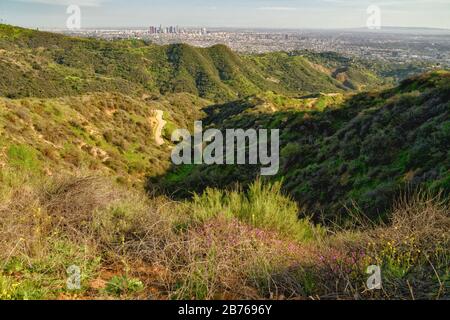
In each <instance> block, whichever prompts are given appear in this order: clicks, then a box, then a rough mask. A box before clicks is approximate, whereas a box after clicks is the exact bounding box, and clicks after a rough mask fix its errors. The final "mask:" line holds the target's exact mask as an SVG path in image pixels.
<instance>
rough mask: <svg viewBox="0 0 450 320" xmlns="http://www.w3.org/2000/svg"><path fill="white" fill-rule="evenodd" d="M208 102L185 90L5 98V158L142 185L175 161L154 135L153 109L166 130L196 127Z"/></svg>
mask: <svg viewBox="0 0 450 320" xmlns="http://www.w3.org/2000/svg"><path fill="white" fill-rule="evenodd" d="M207 104H208V102H207V101H205V100H202V99H201V98H198V97H195V96H192V95H189V94H185V93H183V94H171V95H167V96H165V97H164V98H159V99H157V100H152V99H134V98H130V97H127V96H124V95H122V94H118V93H91V94H85V95H82V96H74V97H62V98H52V99H43V98H23V99H17V100H11V99H6V98H0V149H1V150H3V152H2V153H1V154H0V163H1V164H3V166H5V165H12V166H13V167H14V168H15V169H16V170H31V171H32V172H34V173H35V174H45V175H55V174H58V175H59V174H62V173H66V174H70V173H72V172H74V171H80V170H82V171H85V172H97V174H101V175H105V176H112V177H115V178H116V179H117V180H118V181H121V182H127V183H135V182H138V181H140V185H142V183H143V182H144V180H145V178H146V177H147V176H155V175H158V174H163V173H164V172H165V170H167V169H168V168H169V164H170V163H169V161H170V158H169V149H168V148H167V147H166V146H164V145H163V146H158V145H157V144H156V142H155V139H154V132H153V126H154V123H152V121H153V119H152V118H153V117H154V110H161V111H163V112H164V118H165V121H167V123H168V124H167V125H166V131H167V130H170V127H187V128H189V127H190V126H192V123H193V122H194V121H195V119H197V118H199V117H201V116H202V114H203V113H202V111H201V107H203V106H206V105H207ZM163 134H164V135H165V136H166V137H167V138H169V139H170V132H164V133H163Z"/></svg>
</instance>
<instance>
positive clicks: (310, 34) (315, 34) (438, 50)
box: [53, 25, 450, 67]
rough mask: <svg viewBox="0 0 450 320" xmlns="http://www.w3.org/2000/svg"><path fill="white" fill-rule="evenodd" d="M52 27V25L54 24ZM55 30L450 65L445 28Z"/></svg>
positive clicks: (449, 37) (103, 36)
mask: <svg viewBox="0 0 450 320" xmlns="http://www.w3.org/2000/svg"><path fill="white" fill-rule="evenodd" d="M53 31H57V30H53ZM59 31H60V32H63V33H66V34H71V35H76V36H83V37H93V38H101V39H106V40H114V39H139V40H145V41H150V42H152V43H155V44H160V45H165V44H172V43H187V44H190V45H193V46H197V47H209V46H213V45H216V44H225V45H227V46H229V47H230V48H231V49H233V50H234V51H237V52H243V53H264V52H271V51H287V52H291V51H296V50H311V51H315V52H329V51H333V52H338V53H341V54H344V55H346V56H350V57H351V56H354V57H359V58H365V59H376V60H381V61H383V60H384V61H390V62H395V63H410V62H427V63H432V64H435V65H437V66H448V67H450V33H448V34H436V35H434V34H413V33H406V34H405V33H399V32H396V31H395V30H394V31H393V32H389V33H388V32H371V31H368V30H290V31H288V30H286V31H279V30H272V31H270V30H237V29H235V30H230V29H210V30H207V29H206V28H202V27H198V28H188V27H179V26H163V25H159V26H150V27H148V28H140V29H85V30H77V31H67V30H59Z"/></svg>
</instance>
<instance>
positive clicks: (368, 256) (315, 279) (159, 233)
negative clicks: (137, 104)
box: [0, 176, 450, 299]
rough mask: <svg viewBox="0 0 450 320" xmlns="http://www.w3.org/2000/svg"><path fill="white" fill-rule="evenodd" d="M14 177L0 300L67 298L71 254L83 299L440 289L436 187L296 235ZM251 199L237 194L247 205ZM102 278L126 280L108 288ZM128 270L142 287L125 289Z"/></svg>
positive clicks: (84, 180)
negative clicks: (375, 221) (366, 222)
mask: <svg viewBox="0 0 450 320" xmlns="http://www.w3.org/2000/svg"><path fill="white" fill-rule="evenodd" d="M20 182H21V183H12V184H10V186H11V187H10V188H9V189H5V190H7V192H6V191H5V190H4V191H5V192H3V193H2V199H4V200H3V201H2V204H1V206H0V215H1V219H0V231H1V232H0V243H1V250H0V259H1V266H2V269H0V278H2V279H0V280H1V281H0V282H1V283H3V285H2V286H3V287H4V288H3V287H2V288H0V289H2V290H4V291H5V292H6V294H5V295H3V298H17V299H21V298H24V297H27V298H33V297H36V298H42V297H46V298H57V297H60V296H61V295H63V296H64V297H67V296H69V297H70V292H68V291H67V289H65V279H66V277H67V274H66V272H65V271H66V268H67V267H68V266H69V265H72V264H76V265H79V266H81V267H82V269H83V272H84V273H83V274H84V278H83V289H82V290H81V291H80V293H79V294H80V295H81V296H84V297H92V298H98V297H103V298H104V297H108V298H109V297H117V296H115V295H117V294H119V295H120V297H121V298H148V297H149V296H151V297H153V298H159V299H166V298H186V299H216V298H221V299H231V298H233V299H266V298H269V299H294V298H295V299H310V298H313V299H354V298H358V299H360V298H364V299H373V298H383V299H399V298H400V299H411V298H413V297H414V298H420V299H436V298H443V297H448V294H449V290H448V287H449V279H450V277H449V274H450V271H449V261H450V253H449V248H450V245H449V236H450V234H449V230H450V228H449V226H450V217H449V208H448V204H447V203H445V202H444V201H442V200H440V199H441V198H439V197H430V196H426V195H424V194H418V195H416V196H415V197H413V198H409V199H406V198H405V199H401V200H400V201H399V202H398V203H397V205H396V207H395V209H394V210H393V212H392V214H391V220H390V221H389V223H387V224H386V225H382V226H374V225H371V226H370V227H369V226H366V227H365V229H361V227H360V228H359V229H348V230H338V231H336V232H334V233H333V232H329V233H328V235H322V236H321V237H319V238H316V239H315V240H313V241H311V240H309V241H308V242H302V241H299V240H298V239H296V238H295V237H294V238H292V237H291V238H290V237H287V236H286V235H285V234H284V233H280V232H278V231H277V230H276V228H273V226H270V227H267V228H266V227H265V226H264V224H261V225H260V226H255V225H252V224H249V223H248V221H246V220H245V219H244V220H239V219H238V218H236V217H230V215H229V214H226V213H220V212H219V213H217V212H214V213H213V214H206V215H205V214H201V215H200V216H201V219H200V218H195V217H198V213H197V214H195V213H194V212H192V210H195V208H198V206H199V205H200V203H199V202H196V203H195V205H192V203H188V202H184V203H178V202H173V201H170V200H168V199H166V198H149V197H148V196H147V195H145V194H144V193H141V192H138V191H135V190H132V191H130V190H126V189H123V187H119V186H116V185H114V184H112V183H110V182H109V181H107V180H105V179H102V178H96V177H92V176H81V177H66V178H54V179H52V180H51V181H48V182H47V183H45V184H35V183H32V182H28V183H26V181H25V183H23V184H22V182H23V180H20ZM251 206H252V204H251V202H246V208H247V209H248V210H251ZM323 231H324V230H322V232H323ZM371 264H377V265H380V266H381V267H382V269H383V281H384V283H383V285H384V289H383V290H382V291H377V292H370V291H367V290H366V287H365V281H366V280H367V275H366V274H365V269H366V268H367V266H368V265H371ZM133 277H134V278H133ZM135 278H136V280H134V279H135ZM5 279H6V280H5ZM112 279H115V281H116V282H117V281H119V280H117V279H120V281H119V282H118V283H120V284H125V285H130V288H121V289H120V290H114V293H112V292H109V291H108V290H107V289H106V288H108V286H107V283H109V282H108V281H113V280H112ZM139 280H140V281H141V282H142V283H143V284H144V285H145V289H144V291H143V292H134V291H133V290H134V289H133V288H139V287H140V285H139V283H140V282H139ZM2 281H3V282H2ZM14 283H16V286H13V284H14ZM99 283H100V285H99ZM5 288H6V289H5ZM14 288H16V289H14ZM17 288H18V289H17ZM1 297H2V296H0V298H1Z"/></svg>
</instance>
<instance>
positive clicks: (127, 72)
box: [0, 25, 450, 300]
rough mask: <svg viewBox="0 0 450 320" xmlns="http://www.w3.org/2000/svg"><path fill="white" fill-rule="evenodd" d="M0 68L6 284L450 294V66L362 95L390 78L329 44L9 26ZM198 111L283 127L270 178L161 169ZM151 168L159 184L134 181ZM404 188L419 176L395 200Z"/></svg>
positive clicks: (2, 290)
mask: <svg viewBox="0 0 450 320" xmlns="http://www.w3.org/2000/svg"><path fill="white" fill-rule="evenodd" d="M389 70H390V69H389V68H387V70H384V71H383V72H390V71H389ZM0 71H1V73H2V78H1V79H0V300H2V299H90V298H94V299H95V298H106V299H111V298H113V299H114V298H116V299H130V298H137V299H149V298H150V299H180V298H184V299H214V298H221V299H373V298H384V299H441V298H448V297H449V292H450V270H449V266H450V263H449V261H450V252H449V248H450V233H449V230H450V220H449V212H450V210H449V206H448V196H447V195H448V189H449V185H448V183H449V171H448V170H449V162H448V161H449V156H448V150H449V148H448V141H450V139H449V114H448V113H449V97H450V93H449V91H450V90H449V79H450V76H449V73H448V72H435V73H431V74H427V75H423V76H420V77H416V78H412V79H409V80H406V81H404V82H403V83H402V84H401V85H400V86H399V87H396V88H393V89H388V90H381V91H379V92H375V91H373V92H372V91H371V93H361V94H357V92H358V91H359V90H369V89H372V87H373V86H378V85H381V84H383V83H384V82H385V81H384V80H380V77H378V76H376V75H375V74H376V72H374V71H372V72H371V71H369V68H368V67H367V66H365V65H364V64H361V62H358V61H355V60H352V59H347V58H345V57H342V56H340V55H337V54H333V53H323V54H316V53H312V52H294V53H290V54H288V53H271V54H264V55H236V54H235V53H233V52H231V51H230V50H229V49H228V48H226V47H224V46H214V47H211V48H206V49H198V48H193V47H190V46H186V45H181V44H179V45H171V46H156V45H152V44H149V43H145V42H142V41H112V42H108V41H100V40H93V39H78V38H70V37H65V36H62V35H56V34H51V33H43V32H37V31H33V30H27V29H21V28H16V27H11V26H5V25H0ZM388 82H389V81H388ZM230 101H232V102H230ZM161 113H162V115H163V121H164V122H167V124H166V125H165V127H164V129H163V131H162V136H163V137H162V138H163V139H164V141H165V142H166V143H165V144H164V145H162V146H161V145H159V143H158V141H155V140H160V139H155V136H154V135H155V132H156V131H157V130H156V128H157V127H158V119H159V121H160V122H161V119H160V118H159V116H160V115H161ZM157 118H158V119H157ZM198 119H204V123H205V125H208V126H211V127H218V128H222V129H223V128H227V127H233V128H235V127H238V128H280V129H281V131H282V134H281V138H282V141H281V142H282V166H281V171H280V173H279V175H278V176H276V177H274V180H276V181H271V182H270V183H268V182H267V181H264V180H262V179H258V178H257V175H256V172H257V169H258V168H255V167H246V166H241V167H237V166H227V167H215V166H212V167H193V166H187V167H186V166H184V167H181V168H177V169H175V170H172V171H170V172H169V173H168V172H167V170H168V169H169V167H170V162H169V155H170V150H171V147H172V145H171V144H170V143H169V140H170V139H169V138H170V136H171V133H172V131H173V130H174V129H175V128H189V129H192V125H193V122H194V120H198ZM158 137H159V134H158ZM147 177H152V178H153V179H154V180H153V182H155V181H156V182H158V184H159V185H160V186H161V185H163V186H164V188H165V190H166V191H170V192H169V195H164V196H157V195H155V193H146V192H144V182H145V181H147ZM161 182H163V183H161ZM235 182H241V185H238V186H236V187H233V188H229V189H225V188H224V187H225V186H230V185H232V184H234V183H235ZM409 185H412V186H421V187H423V186H425V187H426V188H427V189H428V191H429V193H421V192H417V193H411V194H413V195H411V194H407V193H403V195H405V197H404V199H403V198H398V197H396V194H397V193H398V192H400V191H401V190H402V189H404V188H405V187H406V186H409ZM149 186H154V183H151V184H149ZM210 186H217V187H220V188H208V187H210ZM180 190H183V192H180ZM437 190H443V191H444V192H447V193H444V194H441V195H436V194H435V191H437ZM193 191H198V192H197V193H195V194H192V192H193ZM180 193H181V194H182V195H183V196H186V195H187V194H189V195H191V196H192V197H190V198H189V199H183V200H180V201H173V199H172V195H174V194H180ZM394 198H397V201H396V202H395V205H393V206H391V204H392V203H393V202H392V199H394ZM353 200H355V201H357V203H358V205H359V206H360V207H361V211H357V212H355V211H354V210H353V211H352V212H351V214H347V213H348V211H344V210H343V207H344V205H349V204H350V203H351V202H352V201H353ZM387 207H392V208H391V209H390V210H385V209H386V208H387ZM341 213H345V214H346V216H347V217H348V218H347V219H346V222H347V224H335V225H329V224H318V223H317V221H320V220H321V219H319V218H335V217H336V216H338V215H339V214H341ZM371 213H372V214H374V216H377V215H375V213H383V214H384V215H385V216H386V219H385V221H384V222H380V221H376V222H374V220H375V219H367V217H366V216H367V215H369V214H371ZM313 215H315V218H317V219H316V220H313V219H312V216H313ZM371 218H373V217H371ZM373 264H376V265H379V266H380V267H381V268H382V272H383V273H382V274H383V290H380V291H378V290H377V291H369V290H367V283H366V281H367V274H366V270H367V267H368V266H370V265H373ZM74 268H75V269H74ZM77 268H79V271H80V272H81V279H80V287H79V288H78V289H75V290H74V289H72V288H69V287H68V286H67V281H68V280H70V275H72V271H74V270H76V269H77Z"/></svg>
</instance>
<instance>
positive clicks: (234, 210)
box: [192, 180, 323, 241]
mask: <svg viewBox="0 0 450 320" xmlns="http://www.w3.org/2000/svg"><path fill="white" fill-rule="evenodd" d="M192 211H193V215H194V216H195V218H196V219H199V220H205V219H207V218H210V217H213V216H218V215H222V216H225V217H228V218H233V217H234V218H238V219H239V220H241V221H243V222H245V223H247V224H249V225H251V226H254V227H258V228H263V229H267V230H272V231H277V232H279V233H280V234H282V235H284V236H286V237H290V238H293V239H296V240H299V241H305V240H312V239H314V238H315V237H317V236H319V235H320V234H322V233H323V230H322V229H321V228H319V227H315V226H314V225H313V224H312V223H311V221H310V220H309V218H303V219H299V217H298V214H299V208H298V206H297V204H296V203H295V202H294V201H293V200H291V199H290V198H289V197H288V196H285V195H283V194H282V192H281V183H280V182H275V183H274V184H269V183H267V184H265V183H263V182H262V181H261V180H257V181H255V182H254V183H253V184H251V185H250V186H249V188H248V190H247V191H246V192H242V190H239V189H238V190H235V191H220V190H217V189H207V190H206V191H205V193H203V194H202V195H195V196H194V199H193V203H192Z"/></svg>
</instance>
